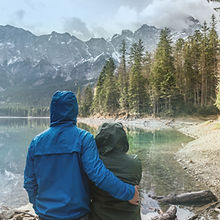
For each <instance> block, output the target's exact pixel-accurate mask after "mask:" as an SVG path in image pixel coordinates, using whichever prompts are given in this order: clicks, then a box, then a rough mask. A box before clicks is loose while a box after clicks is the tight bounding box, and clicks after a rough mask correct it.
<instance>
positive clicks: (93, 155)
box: [81, 133, 135, 200]
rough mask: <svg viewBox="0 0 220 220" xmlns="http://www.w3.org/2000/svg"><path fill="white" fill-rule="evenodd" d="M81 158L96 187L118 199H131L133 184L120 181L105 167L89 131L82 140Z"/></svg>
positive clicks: (133, 190)
mask: <svg viewBox="0 0 220 220" xmlns="http://www.w3.org/2000/svg"><path fill="white" fill-rule="evenodd" d="M81 159H82V165H83V169H84V171H85V172H86V174H87V175H88V177H89V179H90V180H91V181H93V182H94V183H95V185H96V186H97V187H99V188H100V189H102V190H104V191H106V192H108V193H109V194H110V195H112V196H113V197H115V198H117V199H120V200H131V199H132V198H133V196H134V193H135V188H134V186H132V185H130V184H127V183H124V182H122V181H121V180H119V179H118V178H117V177H116V176H115V175H114V174H113V173H112V172H111V171H109V170H108V169H107V168H106V167H105V165H104V164H103V162H102V161H101V159H100V158H99V153H98V150H97V147H96V143H95V139H94V138H93V136H92V135H91V134H89V133H87V134H86V137H84V138H83V141H82V157H81Z"/></svg>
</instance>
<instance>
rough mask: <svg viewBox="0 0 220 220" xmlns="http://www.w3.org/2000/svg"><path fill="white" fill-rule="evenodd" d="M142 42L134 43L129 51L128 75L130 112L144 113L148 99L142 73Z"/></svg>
mask: <svg viewBox="0 0 220 220" xmlns="http://www.w3.org/2000/svg"><path fill="white" fill-rule="evenodd" d="M143 51H144V47H143V42H142V41H141V40H139V42H138V43H134V44H133V45H132V47H131V52H130V57H129V58H130V64H131V66H130V76H129V91H128V92H129V110H130V111H131V113H138V114H140V113H144V112H146V111H147V106H148V99H147V93H146V87H145V82H146V81H145V78H144V77H143V73H142V65H143Z"/></svg>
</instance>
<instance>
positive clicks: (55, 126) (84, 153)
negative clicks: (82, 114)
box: [24, 91, 139, 220]
mask: <svg viewBox="0 0 220 220" xmlns="http://www.w3.org/2000/svg"><path fill="white" fill-rule="evenodd" d="M77 114H78V104H77V100H76V97H75V95H74V94H73V93H72V92H70V91H62V92H60V91H58V92H56V93H55V94H54V95H53V98H52V101H51V106H50V128H49V129H47V130H45V131H44V132H42V133H41V134H39V135H37V136H36V137H35V138H34V139H33V140H32V142H31V144H30V146H29V149H28V154H27V161H26V167H25V171H24V188H25V189H26V190H27V192H28V196H29V201H30V202H31V203H32V204H33V208H34V210H35V212H36V214H38V215H39V216H40V218H42V219H45V220H54V219H59V220H62V219H63V220H72V219H86V218H85V216H87V214H88V213H89V211H90V207H89V206H90V194H89V187H88V178H89V179H90V180H91V181H93V182H94V183H95V184H96V186H98V187H99V188H100V189H102V190H104V191H107V192H108V193H109V194H110V195H112V196H113V197H115V198H117V199H121V200H128V201H129V200H130V201H129V202H130V203H132V204H134V205H135V204H136V205H137V204H138V200H139V194H138V190H137V187H134V186H132V185H129V184H126V183H124V182H122V181H120V180H119V179H118V178H117V177H115V176H114V174H113V173H111V172H110V171H109V170H108V169H106V168H105V166H104V164H103V163H102V161H101V160H100V159H99V154H98V151H97V147H96V144H95V140H94V138H93V136H92V135H91V134H90V133H89V132H86V131H85V130H82V129H80V128H78V127H77V126H76V118H77Z"/></svg>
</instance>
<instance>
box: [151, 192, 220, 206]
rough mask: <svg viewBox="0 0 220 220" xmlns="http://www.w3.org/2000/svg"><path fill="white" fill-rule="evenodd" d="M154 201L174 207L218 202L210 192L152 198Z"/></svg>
mask: <svg viewBox="0 0 220 220" xmlns="http://www.w3.org/2000/svg"><path fill="white" fill-rule="evenodd" d="M151 198H152V199H156V200H158V201H160V202H165V203H169V204H173V205H186V206H191V205H197V206H201V205H205V204H208V203H211V202H216V201H217V198H216V196H215V195H214V194H213V193H212V192H211V191H209V190H206V191H198V192H188V193H182V194H179V195H168V196H166V197H163V196H151Z"/></svg>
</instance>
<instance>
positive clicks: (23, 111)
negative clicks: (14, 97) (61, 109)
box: [0, 105, 50, 117]
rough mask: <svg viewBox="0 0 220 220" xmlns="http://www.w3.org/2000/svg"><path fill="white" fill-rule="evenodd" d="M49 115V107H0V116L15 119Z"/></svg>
mask: <svg viewBox="0 0 220 220" xmlns="http://www.w3.org/2000/svg"><path fill="white" fill-rule="evenodd" d="M49 115H50V110H49V107H43V106H42V107H36V106H35V107H33V106H32V107H31V106H29V107H28V106H23V105H3V106H0V116H17V117H29V116H31V117H46V116H47V117H48V116H49Z"/></svg>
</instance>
